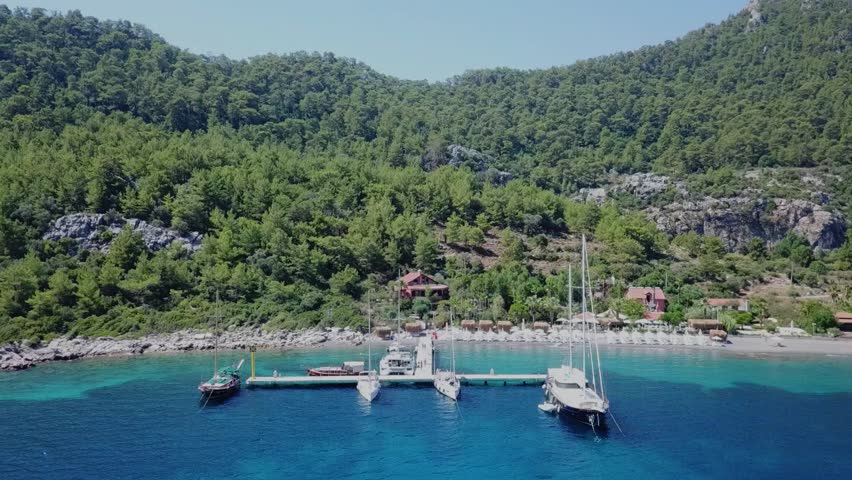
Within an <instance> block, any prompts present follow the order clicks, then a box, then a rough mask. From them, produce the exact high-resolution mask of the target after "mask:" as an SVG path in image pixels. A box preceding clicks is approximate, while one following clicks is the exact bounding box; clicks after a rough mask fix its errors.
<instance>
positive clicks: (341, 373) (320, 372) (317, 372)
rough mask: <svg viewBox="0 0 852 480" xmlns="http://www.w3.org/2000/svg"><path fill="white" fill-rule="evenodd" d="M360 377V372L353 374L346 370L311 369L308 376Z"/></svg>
mask: <svg viewBox="0 0 852 480" xmlns="http://www.w3.org/2000/svg"><path fill="white" fill-rule="evenodd" d="M356 375H358V372H353V371H351V370H344V369H342V368H334V369H330V368H322V367H320V368H310V369H308V376H310V377H351V376H356Z"/></svg>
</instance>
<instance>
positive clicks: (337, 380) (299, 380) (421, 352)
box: [246, 337, 546, 388]
mask: <svg viewBox="0 0 852 480" xmlns="http://www.w3.org/2000/svg"><path fill="white" fill-rule="evenodd" d="M434 353H435V348H434V344H433V343H432V338H431V337H424V338H421V339H420V341H419V342H418V343H417V347H416V348H415V361H416V362H417V363H416V364H415V369H414V375H380V376H379V381H380V382H382V383H401V384H410V385H418V384H420V385H423V384H429V385H431V384H432V383H434V381H435V375H434ZM254 354H255V351H254V349H253V348H252V349H251V372H252V374H251V376H250V377H249V378H247V379H246V385H247V386H249V387H267V388H269V387H272V388H274V387H309V386H323V385H355V384H356V383H358V376H357V375H346V376H328V377H311V376H277V377H258V376H255V369H254ZM456 375H457V376H458V378H459V380H460V381H461V382H462V383H463V384H467V385H470V384H477V385H536V384H541V383H544V380H545V377H546V375H545V374H543V373H542V374H535V373H531V374H527V373H523V374H517V373H508V374H495V373H473V374H469V373H457V374H456Z"/></svg>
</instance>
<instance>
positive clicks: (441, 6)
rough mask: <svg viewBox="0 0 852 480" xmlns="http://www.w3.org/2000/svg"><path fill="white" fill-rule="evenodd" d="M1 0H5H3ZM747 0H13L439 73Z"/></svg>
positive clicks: (385, 68) (536, 63)
mask: <svg viewBox="0 0 852 480" xmlns="http://www.w3.org/2000/svg"><path fill="white" fill-rule="evenodd" d="M0 1H2V0H0ZM746 3H747V0H584V1H579V0H528V1H521V0H518V1H508V0H431V1H430V0H425V1H423V0H421V1H419V2H416V1H411V0H361V1H358V0H351V1H346V0H302V1H298V2H297V1H290V0H279V1H272V0H269V1H266V0H263V1H261V0H257V1H252V0H242V1H230V2H225V1H221V0H206V1H203V0H170V1H166V0H140V1H125V0H12V1H11V2H10V6H25V7H42V8H45V9H48V10H58V11H63V12H64V11H67V10H70V9H78V10H80V11H82V12H83V14H84V15H91V16H95V17H98V18H101V19H112V20H118V19H122V20H130V21H132V22H135V23H141V24H143V25H145V26H147V27H148V28H150V29H151V30H153V31H154V32H156V33H158V34H160V35H161V36H163V37H164V38H165V39H166V40H168V41H169V42H170V43H172V44H174V45H176V46H178V47H180V48H184V49H188V50H189V51H191V52H196V53H207V54H225V55H227V56H228V57H231V58H247V57H251V56H255V55H260V54H264V53H269V52H273V53H287V52H293V51H298V50H305V51H320V52H326V51H328V52H334V53H335V54H337V55H340V56H346V57H353V58H356V59H358V60H360V61H363V62H364V63H366V64H368V65H370V66H371V67H373V68H375V69H376V70H378V71H379V72H381V73H387V74H391V75H395V76H397V77H401V78H406V79H417V80H420V79H428V80H444V79H446V78H448V77H451V76H453V75H457V74H460V73H463V72H464V71H465V70H469V69H472V68H483V67H501V66H502V67H514V68H523V69H528V68H542V67H550V66H553V65H567V64H570V63H573V62H575V61H577V60H581V59H585V58H590V57H595V56H599V55H605V54H609V53H615V52H619V51H626V50H633V49H636V48H638V47H641V46H643V45H649V44H657V43H661V42H663V41H666V40H674V39H676V38H678V37H680V36H682V35H683V34H685V33H687V32H689V31H691V30H694V29H696V28H699V27H701V26H703V25H705V24H707V23H718V22H720V21H722V20H724V19H725V18H727V17H728V16H729V15H731V14H734V13H736V12H738V11H740V10H742V9H743V8H744V7H745V5H746Z"/></svg>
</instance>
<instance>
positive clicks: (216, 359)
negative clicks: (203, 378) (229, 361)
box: [213, 290, 221, 377]
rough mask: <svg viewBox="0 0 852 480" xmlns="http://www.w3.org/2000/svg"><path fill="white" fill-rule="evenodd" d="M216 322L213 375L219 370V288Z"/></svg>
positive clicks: (214, 329) (217, 291)
mask: <svg viewBox="0 0 852 480" xmlns="http://www.w3.org/2000/svg"><path fill="white" fill-rule="evenodd" d="M215 315H216V323H215V324H214V326H213V376H214V377H215V376H216V373H217V372H218V371H219V317H220V316H221V313H220V310H219V290H216V313H215Z"/></svg>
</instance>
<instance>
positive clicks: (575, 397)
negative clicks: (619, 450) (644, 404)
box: [539, 235, 609, 428]
mask: <svg viewBox="0 0 852 480" xmlns="http://www.w3.org/2000/svg"><path fill="white" fill-rule="evenodd" d="M581 263H582V265H581V267H582V268H581V277H582V281H581V285H582V290H583V294H582V297H581V298H582V308H583V312H586V311H587V310H586V294H587V291H586V285H587V280H589V282H588V285H589V288H590V289H591V281H590V278H589V264H588V257H587V253H586V237H585V235H584V236H583V246H582V255H581ZM592 313H593V314H594V305H592ZM589 328H590V327H588V326H587V323H586V322H583V330H582V348H581V353H582V358H583V361H582V363H581V368H577V367H575V366H574V360H573V351H571V353H570V354H569V356H570V358H569V362H568V365H564V364H563V365H562V366H560V367H558V368H548V369H547V378H546V380H545V384H544V390H545V398H546V401H545V403H544V404H542V405H540V406H539V408H541V409H542V410H545V411H556V412H557V413H564V414H567V415H571V416H573V417H575V418H577V419H578V420H579V421H581V422H582V423H585V424H587V425H591V426H592V427H593V428H594V427H599V426H603V425H604V423H603V422H604V419H605V417H606V414H607V412H608V411H609V400H608V399H607V397H606V392H605V390H604V382H603V371H602V370H601V365H600V363H601V362H600V351H599V349H598V342H597V331H596V330H597V327H596V326H595V324H592V326H591V329H592V331H591V332H589ZM569 348H571V347H569ZM572 350H573V348H572ZM589 378H591V383H590V382H589ZM542 406H544V407H545V408H542Z"/></svg>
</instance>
